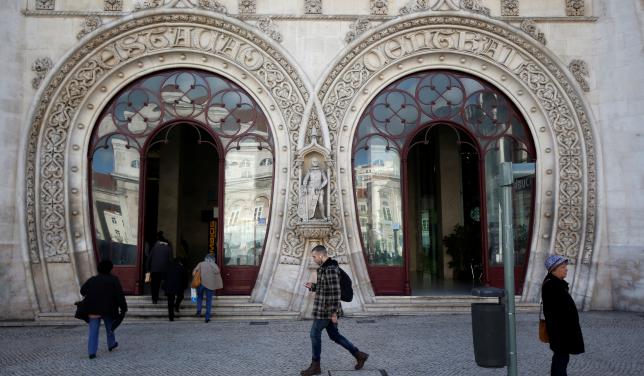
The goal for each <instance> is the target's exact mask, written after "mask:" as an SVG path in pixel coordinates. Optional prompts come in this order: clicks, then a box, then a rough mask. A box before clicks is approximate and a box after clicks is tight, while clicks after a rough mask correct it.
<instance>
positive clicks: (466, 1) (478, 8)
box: [461, 0, 490, 16]
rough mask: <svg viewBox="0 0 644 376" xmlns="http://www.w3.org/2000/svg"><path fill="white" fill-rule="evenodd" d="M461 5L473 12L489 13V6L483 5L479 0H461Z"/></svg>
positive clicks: (487, 14)
mask: <svg viewBox="0 0 644 376" xmlns="http://www.w3.org/2000/svg"><path fill="white" fill-rule="evenodd" d="M461 7H462V8H463V9H467V10H469V11H472V12H474V13H480V14H484V15H486V16H489V15H490V8H487V7H484V6H483V5H482V4H481V0H461Z"/></svg>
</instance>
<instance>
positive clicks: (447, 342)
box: [0, 312, 644, 376]
mask: <svg viewBox="0 0 644 376" xmlns="http://www.w3.org/2000/svg"><path fill="white" fill-rule="evenodd" d="M581 320H582V330H583V331H584V336H585V339H586V353H585V354H582V355H579V356H572V357H571V363H570V366H569V374H570V375H584V376H593V375H597V376H608V375H619V376H628V375H633V376H635V375H638V376H639V375H642V374H644V355H643V354H644V350H643V348H644V347H643V346H644V314H637V313H621V312H590V313H582V314H581ZM79 323H81V322H80V321H79ZM310 324H311V322H310V321H270V322H248V321H246V322H241V321H216V320H215V321H211V322H210V323H208V324H206V323H203V322H201V321H186V320H184V321H183V322H182V321H181V319H178V321H175V322H168V321H158V322H143V323H141V322H139V323H127V319H126V323H125V324H123V326H121V327H120V328H119V329H118V330H117V332H116V336H117V341H118V342H119V347H118V348H117V349H116V350H115V351H113V352H111V353H110V352H107V349H106V345H105V333H104V331H103V330H101V334H100V341H101V343H100V346H99V351H98V356H97V358H96V359H94V360H89V359H88V358H87V354H86V351H87V350H86V346H87V345H86V340H87V339H86V332H87V327H86V326H85V325H79V326H48V327H34V326H28V327H0V374H1V375H62V374H73V375H222V376H232V375H244V376H251V375H298V374H299V370H300V369H303V368H305V367H306V366H308V363H309V360H310V342H309V337H308V330H309V327H310ZM537 326H538V325H537V314H533V313H530V314H519V315H518V317H517V335H518V339H517V342H518V351H519V374H520V375H539V376H546V375H548V374H549V372H548V371H549V365H550V356H551V352H550V351H549V350H548V348H547V346H546V345H544V344H542V343H540V342H539V341H538V339H537ZM101 329H102V328H101ZM340 329H341V332H342V333H343V334H345V335H346V336H347V338H349V339H350V340H351V341H353V342H354V344H356V345H357V346H358V347H359V348H360V349H361V350H363V351H366V352H368V353H370V354H371V357H370V358H369V360H368V361H367V363H366V365H365V370H363V371H360V372H357V371H352V370H353V365H354V359H353V358H352V357H350V356H349V354H348V353H346V352H344V350H343V349H342V348H340V347H339V346H338V345H336V344H334V343H332V342H331V341H330V340H329V339H328V337H326V336H324V337H323V344H322V370H323V375H333V376H336V375H354V376H371V375H378V376H381V375H400V376H404V375H423V376H425V375H459V376H467V375H477V376H479V375H505V374H506V370H505V368H500V369H499V368H497V369H491V368H479V367H477V366H476V363H475V362H474V355H473V350H472V338H471V336H472V335H471V318H470V315H462V314H459V315H428V316H412V317H375V318H360V319H357V318H346V319H343V320H342V321H341V324H340Z"/></svg>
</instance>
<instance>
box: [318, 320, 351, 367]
mask: <svg viewBox="0 0 644 376" xmlns="http://www.w3.org/2000/svg"><path fill="white" fill-rule="evenodd" d="M324 329H326V333H327V334H328V335H329V338H331V341H333V342H335V343H337V344H338V345H340V346H342V347H344V348H345V349H347V351H349V352H350V353H351V355H353V356H356V354H357V353H358V348H357V347H355V346H353V344H352V343H351V342H349V340H348V339H346V338H344V337H343V336H342V334H340V332H339V331H338V325H337V324H334V323H333V322H332V321H331V320H329V319H314V320H313V325H312V326H311V345H312V346H313V357H312V360H313V361H315V362H319V361H320V355H321V354H322V331H323V330H324Z"/></svg>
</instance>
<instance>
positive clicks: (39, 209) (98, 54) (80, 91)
mask: <svg viewBox="0 0 644 376" xmlns="http://www.w3.org/2000/svg"><path fill="white" fill-rule="evenodd" d="M187 22H190V23H191V26H190V27H189V28H188V27H185V26H183V25H184V24H186V23H187ZM160 24H162V25H163V28H159V27H158V25H160ZM174 24H178V25H174ZM202 25H203V26H202ZM133 30H134V32H132V31H133ZM136 30H138V31H136ZM150 30H154V31H155V32H154V33H152V32H150ZM191 32H192V33H196V34H194V35H197V34H198V35H199V36H200V38H199V41H197V40H196V39H194V38H189V37H187V38H176V37H177V36H181V35H186V36H189V35H190V34H189V33H191ZM117 34H118V35H121V36H120V37H117V38H115V39H112V40H111V39H110V38H114V36H115V35H117ZM215 40H217V41H221V42H222V43H221V44H219V43H217V44H216V43H214V41H215ZM209 41H210V42H209ZM132 43H133V44H134V45H136V46H137V47H136V48H131V46H132ZM230 46H235V48H230ZM177 47H181V48H183V49H190V50H193V51H195V52H197V53H202V54H211V55H217V56H221V57H222V58H224V59H228V60H229V61H231V62H235V63H236V64H239V66H240V67H241V68H243V69H244V70H246V71H247V72H248V73H249V74H252V75H254V76H255V77H257V79H258V80H259V81H260V82H262V84H263V85H264V86H265V87H266V88H267V90H268V91H270V92H271V93H272V95H273V99H274V100H275V101H276V103H277V107H278V108H279V110H280V111H281V113H282V117H283V118H284V121H285V125H286V127H287V129H288V138H289V143H290V145H291V148H292V149H293V150H295V148H296V146H297V139H298V129H299V126H300V124H301V122H302V116H303V113H304V103H305V102H306V101H307V100H308V99H309V96H310V95H309V93H308V92H307V90H306V87H305V85H304V83H303V82H302V80H301V79H300V78H299V77H298V76H297V73H296V70H295V69H294V68H293V67H292V66H291V65H290V64H289V62H288V61H287V60H286V58H285V57H284V56H282V55H281V54H280V53H279V52H278V51H277V50H276V49H275V48H272V47H271V46H270V45H269V44H268V43H267V42H266V41H265V40H264V39H262V38H259V37H257V35H256V34H255V33H253V32H251V31H249V30H246V29H244V28H240V27H239V26H237V25H234V24H230V23H228V22H225V21H223V20H220V19H216V18H213V17H206V16H202V15H195V14H182V13H180V12H175V13H173V14H171V15H170V14H168V15H155V16H150V17H146V18H139V19H137V20H132V21H130V22H127V23H123V24H121V25H119V26H118V30H116V29H112V30H111V31H108V32H105V33H102V34H100V35H97V36H96V37H94V38H92V39H91V40H90V41H88V42H87V43H86V44H85V46H84V47H83V48H81V49H79V50H78V51H77V52H76V53H75V54H74V55H72V56H71V57H69V58H68V59H67V61H66V62H65V63H64V64H63V66H62V67H61V69H60V71H59V72H58V73H57V74H56V75H55V76H54V78H53V79H52V81H51V82H50V83H49V85H48V86H47V88H46V90H45V92H44V93H43V95H42V96H41V98H40V100H39V103H38V105H37V107H36V111H35V112H34V115H33V118H32V124H31V130H30V133H29V142H28V150H27V163H26V171H27V178H26V184H25V186H26V187H27V193H26V205H27V210H26V211H27V230H28V239H29V252H30V257H31V261H32V262H34V263H35V262H38V257H39V256H38V254H39V250H38V247H39V244H40V246H41V247H42V252H43V254H44V258H45V260H46V261H47V262H69V260H70V254H69V252H70V244H69V241H68V238H67V234H68V232H69V229H68V228H67V224H66V218H67V217H68V214H67V213H66V208H67V204H66V197H67V196H66V195H67V194H69V195H77V194H79V191H78V188H76V187H69V186H67V187H66V184H65V181H64V179H65V177H64V173H63V171H65V156H66V155H65V153H66V150H67V149H68V148H67V146H68V145H67V141H68V135H69V129H70V127H71V126H72V124H71V120H72V119H73V118H74V117H75V116H76V113H77V112H78V111H79V108H80V104H81V103H82V101H83V100H84V99H85V98H86V96H87V94H88V93H89V92H91V91H92V90H95V87H96V85H98V84H97V83H98V82H99V80H100V79H103V77H104V76H105V75H106V74H107V73H108V72H110V71H112V70H113V69H117V67H119V66H121V65H122V64H127V63H128V62H129V61H132V60H133V59H136V58H139V57H142V56H145V55H148V54H151V53H159V52H167V53H172V52H173V51H174V50H176V48H177ZM110 52H112V53H110ZM81 61H83V62H82V64H81V63H80V62H81ZM54 93H60V94H54ZM80 127H81V125H79V128H80ZM83 127H84V125H83ZM36 177H38V179H36ZM293 182H295V183H296V187H294V188H295V189H297V179H295V177H294V179H293ZM295 192H297V191H295ZM296 200H297V199H296ZM296 208H297V206H296ZM291 231H292V232H293V233H294V227H293V229H292V230H291Z"/></svg>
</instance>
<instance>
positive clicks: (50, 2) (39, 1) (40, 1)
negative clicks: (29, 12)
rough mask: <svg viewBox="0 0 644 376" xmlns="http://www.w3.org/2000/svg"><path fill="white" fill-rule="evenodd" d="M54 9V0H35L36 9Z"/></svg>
mask: <svg viewBox="0 0 644 376" xmlns="http://www.w3.org/2000/svg"><path fill="white" fill-rule="evenodd" d="M55 7H56V0H36V9H39V10H51V9H54V8H55Z"/></svg>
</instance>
